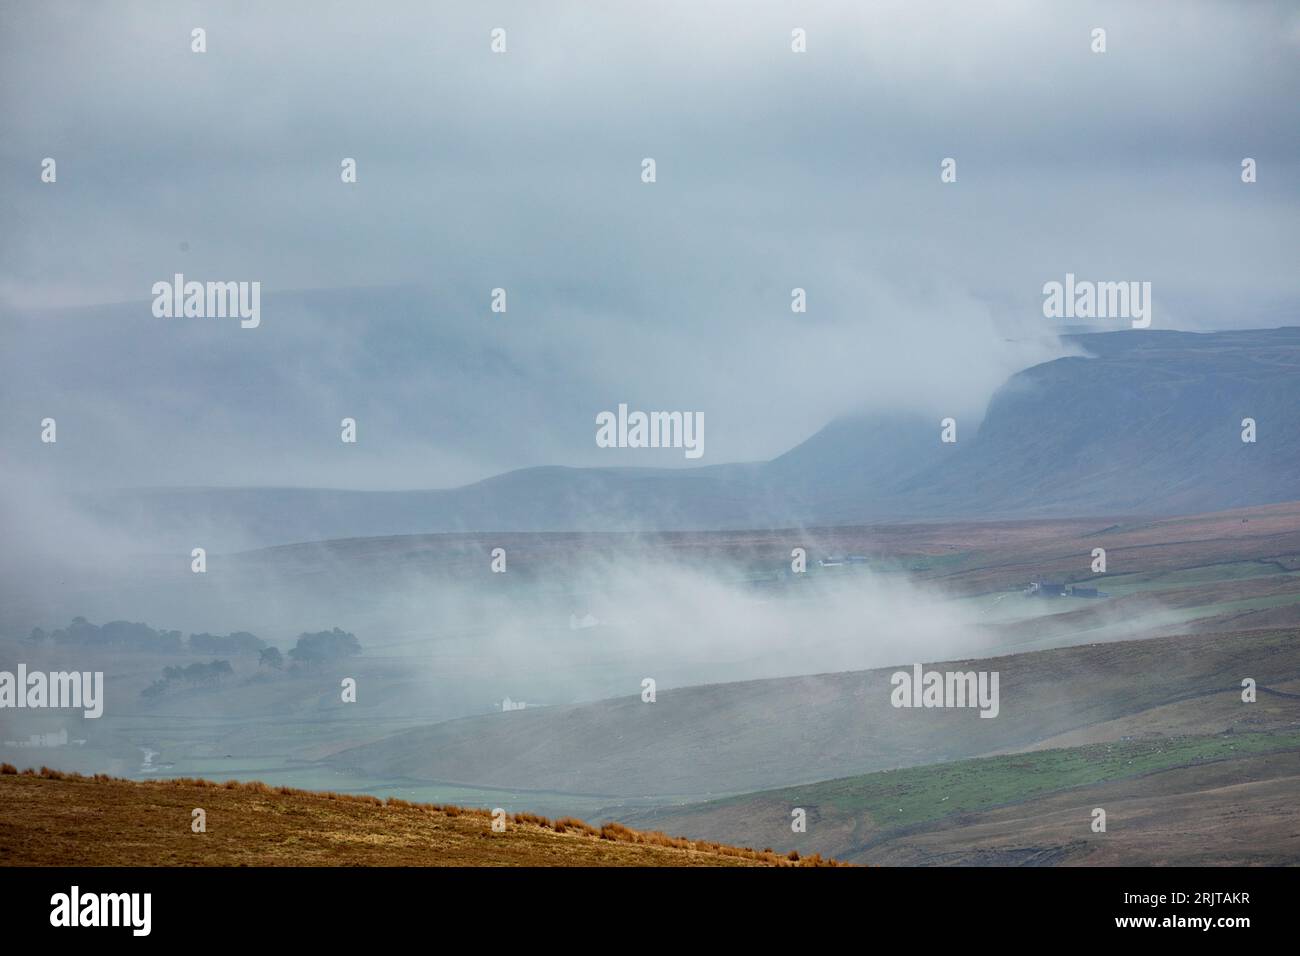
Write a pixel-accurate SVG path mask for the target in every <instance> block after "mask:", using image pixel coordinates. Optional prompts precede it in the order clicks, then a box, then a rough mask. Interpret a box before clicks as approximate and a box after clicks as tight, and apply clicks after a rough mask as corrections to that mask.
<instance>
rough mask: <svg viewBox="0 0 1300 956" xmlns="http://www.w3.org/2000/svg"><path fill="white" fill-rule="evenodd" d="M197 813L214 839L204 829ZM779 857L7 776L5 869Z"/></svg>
mask: <svg viewBox="0 0 1300 956" xmlns="http://www.w3.org/2000/svg"><path fill="white" fill-rule="evenodd" d="M195 808H202V809H203V810H204V811H205V812H206V826H207V830H206V832H203V833H194V832H192V830H191V819H192V817H191V814H192V813H193V811H194V809H195ZM796 862H798V863H801V864H813V865H816V864H818V863H820V862H822V861H820V860H819V859H808V860H799V859H798V855H797V854H796V855H795V858H794V859H791V858H789V857H781V856H778V855H776V854H773V853H765V852H755V851H753V850H743V849H739V848H737V847H730V846H721V845H718V844H714V843H706V842H698V843H697V842H691V841H688V840H681V839H673V838H670V837H665V836H663V835H662V834H656V833H640V832H637V831H633V830H628V829H627V828H625V827H621V826H619V825H617V824H608V825H605V826H603V827H601V828H600V829H596V828H594V827H590V826H588V825H586V824H584V823H582V822H581V821H577V820H559V821H549V820H546V819H544V818H541V817H536V816H532V815H528V814H521V815H516V816H515V817H513V818H510V819H509V820H508V821H507V824H506V829H505V831H504V832H500V833H497V832H493V829H492V819H491V816H490V814H489V813H488V811H486V810H466V809H461V808H459V807H439V806H429V805H418V804H409V803H405V802H403V801H392V800H390V801H388V802H384V801H381V800H379V799H378V798H375V797H364V796H347V795H341V794H334V793H312V792H308V791H302V790H291V789H290V788H276V789H272V788H269V787H266V786H264V785H262V784H256V783H254V784H235V783H229V784H226V785H220V784H213V783H209V782H207V781H203V780H164V781H156V782H154V781H151V782H148V783H138V782H132V781H127V780H118V779H114V778H108V777H99V778H92V777H69V776H64V775H62V774H57V773H53V772H46V773H45V774H44V775H42V774H34V773H32V772H30V771H28V772H25V773H22V774H16V773H14V772H13V768H12V767H8V766H6V768H5V771H4V772H0V866H68V865H75V866H357V865H362V866H782V865H791V864H793V863H796Z"/></svg>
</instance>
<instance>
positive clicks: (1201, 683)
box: [331, 630, 1300, 799]
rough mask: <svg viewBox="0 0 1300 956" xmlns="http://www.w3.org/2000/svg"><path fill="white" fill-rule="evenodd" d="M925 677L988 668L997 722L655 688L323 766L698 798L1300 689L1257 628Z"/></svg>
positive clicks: (810, 681) (963, 665) (1234, 710)
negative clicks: (1257, 691)
mask: <svg viewBox="0 0 1300 956" xmlns="http://www.w3.org/2000/svg"><path fill="white" fill-rule="evenodd" d="M900 665H901V666H902V667H903V668H904V669H906V668H908V667H909V666H910V665H909V663H908V662H900ZM926 666H927V668H928V669H937V670H940V671H949V670H951V671H970V670H980V671H997V672H998V673H999V675H1000V692H999V693H1000V710H999V713H998V715H997V717H996V718H994V719H984V718H981V717H980V716H979V712H978V711H977V710H975V709H972V708H935V709H899V708H895V707H893V706H891V703H890V694H891V690H892V688H891V684H890V677H891V675H892V674H893V673H894V672H895V671H896V670H897V668H894V667H890V668H881V669H878V670H870V671H851V672H843V673H835V674H818V675H813V676H808V677H792V678H779V679H773V680H758V681H744V682H738V683H732V684H714V685H705V686H698V687H684V688H679V689H674V690H666V691H660V692H659V694H658V698H657V700H656V702H655V703H653V704H648V703H643V702H642V700H641V698H640V696H639V693H637V694H629V695H628V696H626V697H621V698H615V699H612V700H604V701H599V702H596V703H593V704H584V705H578V706H570V707H547V708H537V709H528V710H523V711H517V712H514V713H502V714H493V715H489V716H485V717H471V718H465V719H461V720H454V721H447V722H444V723H440V724H435V725H433V726H430V727H425V728H419V729H416V730H410V731H406V732H403V733H399V734H396V735H394V736H391V737H388V738H386V739H382V740H377V741H374V742H372V743H368V744H365V745H363V746H360V747H356V748H353V749H349V750H346V751H343V752H341V753H339V754H338V755H336V756H334V757H333V758H331V764H332V765H333V766H335V767H336V768H338V769H340V770H344V771H357V770H359V771H361V772H363V773H365V774H368V775H371V776H378V777H384V778H402V779H408V780H428V781H441V782H448V783H473V784H476V785H479V786H493V787H504V788H520V789H533V790H550V791H561V792H568V793H582V794H606V795H610V796H624V797H643V796H646V795H658V796H660V797H665V796H680V797H688V798H694V799H699V798H701V797H707V796H718V795H722V794H727V793H737V792H742V791H747V790H755V789H760V788H767V787H771V786H773V785H778V786H780V785H787V784H798V783H807V782H812V781H816V780H825V779H827V778H830V777H842V776H845V775H846V774H859V773H867V772H871V771H875V770H885V769H889V768H894V767H906V766H912V765H917V764H925V763H934V762H936V761H944V760H957V759H961V758H965V757H975V756H980V755H983V754H990V753H996V752H1000V751H1004V750H1024V749H1028V748H1030V747H1033V746H1034V745H1036V744H1039V743H1041V742H1042V741H1044V740H1046V739H1049V738H1052V737H1055V736H1058V735H1062V734H1067V733H1071V732H1079V731H1081V730H1083V729H1085V728H1089V727H1093V726H1098V725H1109V726H1120V725H1122V720H1123V719H1124V718H1135V717H1136V715H1139V714H1142V713H1144V712H1148V711H1154V710H1157V709H1160V708H1166V709H1168V708H1175V711H1169V710H1166V711H1164V712H1165V713H1166V714H1168V713H1171V712H1176V705H1179V704H1181V703H1184V702H1189V701H1196V702H1199V704H1200V705H1201V706H1199V707H1197V708H1192V709H1190V710H1187V711H1183V712H1181V713H1182V720H1183V721H1184V723H1183V724H1181V725H1179V724H1177V722H1176V721H1175V722H1174V724H1172V726H1175V727H1178V728H1179V729H1178V730H1175V731H1172V732H1182V733H1205V732H1207V730H1212V731H1213V732H1217V731H1219V730H1222V729H1225V728H1230V727H1232V726H1234V725H1235V724H1236V723H1237V722H1239V721H1253V720H1257V719H1261V718H1264V717H1265V716H1266V715H1267V714H1268V713H1269V711H1268V710H1267V709H1263V705H1259V704H1256V705H1250V706H1253V707H1255V708H1258V709H1254V710H1251V709H1250V708H1249V707H1248V705H1245V704H1241V703H1240V702H1239V695H1240V682H1241V679H1242V678H1243V677H1251V678H1253V679H1254V680H1256V681H1257V682H1258V683H1259V684H1260V685H1263V686H1268V687H1273V686H1277V685H1282V684H1285V683H1286V682H1288V681H1293V680H1296V679H1297V678H1300V640H1298V639H1297V635H1296V632H1295V631H1293V630H1275V631H1268V630H1260V631H1249V632H1244V633H1238V634H1205V635H1191V636H1182V637H1167V638H1153V639H1148V640H1137V641H1122V642H1115V643H1108V644H1095V645H1084V646H1078V647H1068V648H1059V649H1054V650H1048V651H1039V652H1033V653H1025V654H1016V655H1011V656H1006V657H993V658H986V659H981V660H979V661H950V662H944V663H933V664H927V665H926ZM1283 700H1285V699H1283ZM1234 701H1237V703H1235V704H1234V703H1233V702H1234ZM1269 706H1271V705H1269ZM1169 719H1172V718H1169ZM1276 719H1277V720H1282V721H1283V722H1285V721H1286V720H1287V719H1289V718H1288V716H1287V714H1285V713H1282V714H1278V715H1276Z"/></svg>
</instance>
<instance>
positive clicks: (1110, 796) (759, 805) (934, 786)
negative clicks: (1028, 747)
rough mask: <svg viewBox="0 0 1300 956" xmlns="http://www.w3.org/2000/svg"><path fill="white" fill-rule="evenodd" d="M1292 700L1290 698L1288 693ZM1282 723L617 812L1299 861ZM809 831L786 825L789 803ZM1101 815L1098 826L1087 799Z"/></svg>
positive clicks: (862, 842) (837, 848) (1052, 847)
mask: <svg viewBox="0 0 1300 956" xmlns="http://www.w3.org/2000/svg"><path fill="white" fill-rule="evenodd" d="M1293 703H1294V702H1293ZM1291 709H1292V712H1293V719H1292V721H1291V724H1290V727H1289V729H1286V730H1280V731H1273V732H1259V733H1229V734H1219V735H1214V736H1193V737H1156V736H1154V735H1153V736H1150V737H1146V738H1143V739H1140V740H1135V739H1124V740H1121V741H1116V742H1113V743H1106V744H1091V745H1088V746H1082V747H1073V748H1068V749H1057V750H1043V751H1037V752H1034V753H1029V754H1015V755H1007V756H1000V757H989V758H984V759H980V760H967V761H961V762H957V763H948V764H938V765H932V766H927V767H914V768H909V769H904V770H897V771H891V772H882V773H874V774H868V775H865V776H860V777H850V778H845V779H841V780H828V781H826V782H824V783H817V784H811V785H808V786H803V787H792V788H788V789H785V790H773V791H766V792H762V793H752V794H745V795H742V796H738V797H732V798H728V799H725V800H718V801H712V802H709V803H704V804H697V805H693V806H692V805H688V806H684V807H677V808H672V809H660V810H654V811H646V812H641V813H630V814H624V818H625V819H626V820H627V821H628V822H631V823H633V824H634V825H640V826H668V827H671V828H673V830H674V832H684V833H687V834H690V835H692V836H696V837H704V836H707V837H708V838H710V839H728V838H730V836H731V835H732V834H740V833H743V834H744V835H745V838H746V839H750V840H754V839H758V840H765V841H767V842H768V843H770V844H771V845H772V846H773V847H776V848H777V849H796V848H797V849H800V850H802V851H803V852H805V853H807V852H811V851H814V850H815V851H818V852H821V853H833V854H834V855H835V856H836V858H837V859H843V860H848V861H850V862H856V863H875V864H886V865H972V864H974V865H1061V864H1087V865H1144V866H1151V865H1171V864H1175V865H1190V866H1205V865H1234V866H1241V865H1252V864H1256V865H1257V864H1269V865H1295V864H1297V863H1300V803H1297V801H1296V799H1295V794H1296V792H1297V788H1300V719H1295V718H1297V717H1300V714H1297V713H1296V708H1295V707H1294V706H1293V707H1292V708H1291ZM795 807H799V808H802V809H803V810H804V811H805V812H806V814H807V831H806V832H805V833H802V834H793V833H791V831H790V826H789V821H790V814H791V811H792V809H793V808H795ZM1096 808H1101V809H1103V810H1105V812H1106V832H1104V833H1095V832H1093V830H1092V827H1091V824H1092V820H1093V810H1094V809H1096Z"/></svg>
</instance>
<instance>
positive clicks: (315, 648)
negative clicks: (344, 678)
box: [289, 627, 361, 666]
mask: <svg viewBox="0 0 1300 956" xmlns="http://www.w3.org/2000/svg"><path fill="white" fill-rule="evenodd" d="M360 653H361V644H360V643H359V642H358V641H357V637H356V635H355V634H349V633H348V632H347V631H342V630H339V629H338V628H337V627H336V628H334V629H333V630H329V631H317V632H316V633H315V634H306V633H303V634H299V635H298V643H297V644H295V645H294V646H293V647H292V648H291V649H290V650H289V658H290V660H292V661H293V662H294V663H295V664H303V665H306V666H311V665H313V664H323V663H325V662H326V661H333V660H338V659H339V658H342V657H349V656H351V655H353V654H360Z"/></svg>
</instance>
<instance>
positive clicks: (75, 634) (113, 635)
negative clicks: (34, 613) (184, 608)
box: [28, 617, 183, 654]
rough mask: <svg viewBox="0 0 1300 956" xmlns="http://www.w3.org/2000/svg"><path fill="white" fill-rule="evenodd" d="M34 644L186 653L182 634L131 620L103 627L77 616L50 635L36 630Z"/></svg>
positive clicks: (39, 629) (33, 632)
mask: <svg viewBox="0 0 1300 956" xmlns="http://www.w3.org/2000/svg"><path fill="white" fill-rule="evenodd" d="M28 639H29V640H30V641H31V642H32V643H33V644H43V643H44V642H46V641H52V642H54V643H55V644H64V645H66V644H94V645H96V646H99V647H113V648H122V649H128V650H137V651H155V652H159V653H164V654H169V653H175V652H177V651H180V650H182V649H183V648H182V644H181V632H180V631H155V630H154V629H153V628H152V627H149V626H148V625H147V624H132V623H130V622H129V621H109V622H108V623H107V624H105V625H103V626H102V627H101V626H100V625H98V624H91V623H90V622H89V621H87V620H86V619H85V618H84V617H74V618H73V619H72V623H71V624H69V625H68V626H67V627H63V628H59V629H58V630H56V631H52V632H50V633H49V634H47V633H46V632H45V631H43V630H42V629H41V628H39V627H38V628H34V629H33V630H32V633H31V636H30V637H29V638H28Z"/></svg>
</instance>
